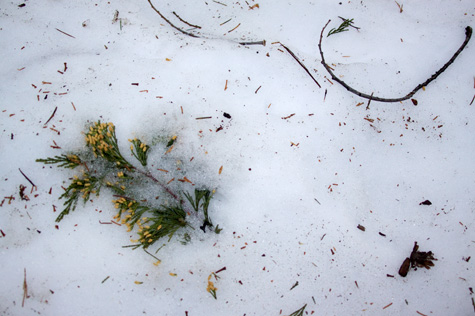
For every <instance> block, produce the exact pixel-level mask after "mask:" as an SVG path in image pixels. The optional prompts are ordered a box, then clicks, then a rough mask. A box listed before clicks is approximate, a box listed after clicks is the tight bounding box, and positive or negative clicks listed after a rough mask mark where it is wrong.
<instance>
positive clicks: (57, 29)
mask: <svg viewBox="0 0 475 316" xmlns="http://www.w3.org/2000/svg"><path fill="white" fill-rule="evenodd" d="M55 29H56V31H58V32H61V33H63V34H64V35H67V36H69V37H72V38H75V37H74V36H72V35H71V34H68V33H66V32H63V31H61V30H60V29H57V28H55Z"/></svg>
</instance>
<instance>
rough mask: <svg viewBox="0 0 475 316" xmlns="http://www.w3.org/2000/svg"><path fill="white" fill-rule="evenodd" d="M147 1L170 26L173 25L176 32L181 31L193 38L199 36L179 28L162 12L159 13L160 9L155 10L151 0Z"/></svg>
mask: <svg viewBox="0 0 475 316" xmlns="http://www.w3.org/2000/svg"><path fill="white" fill-rule="evenodd" d="M148 3H150V6H151V7H152V9H153V10H154V11H155V12H157V14H158V15H159V16H160V17H161V18H162V19H164V20H165V22H167V23H168V24H169V25H170V26H171V27H173V28H174V29H175V30H177V31H178V32H180V33H183V34H185V35H188V36H191V37H195V38H199V36H198V35H195V34H193V33H189V32H186V31H183V30H182V29H181V28H179V27H177V26H175V25H174V24H173V23H172V22H170V21H169V20H168V19H167V18H166V17H165V16H164V15H163V14H161V13H160V11H158V10H157V8H155V6H154V5H153V3H152V1H151V0H148Z"/></svg>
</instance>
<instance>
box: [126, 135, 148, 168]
mask: <svg viewBox="0 0 475 316" xmlns="http://www.w3.org/2000/svg"><path fill="white" fill-rule="evenodd" d="M129 142H131V143H132V145H130V151H131V152H132V155H134V157H135V158H136V159H137V160H138V161H139V162H140V163H141V164H142V166H144V167H145V166H147V155H148V150H149V149H150V146H149V145H147V144H145V143H143V142H142V141H141V140H140V139H137V138H134V139H132V140H131V139H129Z"/></svg>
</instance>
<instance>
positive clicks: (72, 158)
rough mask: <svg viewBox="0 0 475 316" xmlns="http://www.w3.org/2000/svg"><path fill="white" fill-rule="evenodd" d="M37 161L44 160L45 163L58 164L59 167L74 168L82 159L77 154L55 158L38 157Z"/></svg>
mask: <svg viewBox="0 0 475 316" xmlns="http://www.w3.org/2000/svg"><path fill="white" fill-rule="evenodd" d="M36 162H42V163H44V164H45V165H53V164H58V167H63V168H70V169H74V168H76V167H77V166H80V165H81V164H82V161H81V159H80V158H79V157H78V156H77V155H72V154H71V155H64V154H63V155H61V156H54V157H53V158H46V159H36Z"/></svg>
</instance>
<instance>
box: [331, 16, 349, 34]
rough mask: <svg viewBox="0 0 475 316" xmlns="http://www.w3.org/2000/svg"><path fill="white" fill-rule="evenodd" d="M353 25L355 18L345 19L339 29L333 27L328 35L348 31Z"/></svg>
mask: <svg viewBox="0 0 475 316" xmlns="http://www.w3.org/2000/svg"><path fill="white" fill-rule="evenodd" d="M352 25H353V19H343V22H342V23H341V24H340V26H339V27H338V28H337V29H331V30H330V31H329V32H328V35H327V37H328V36H330V35H333V34H336V33H341V32H346V31H348V28H349V27H350V26H352Z"/></svg>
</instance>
